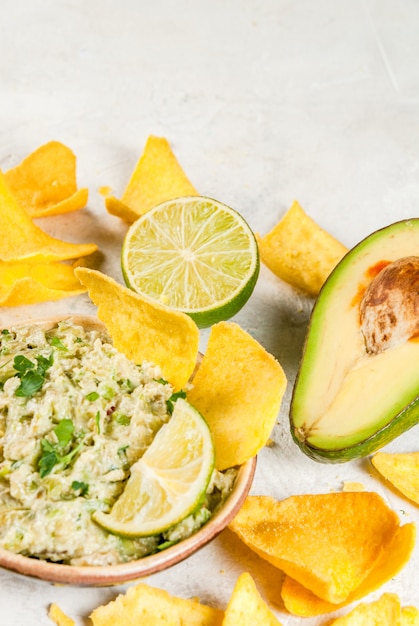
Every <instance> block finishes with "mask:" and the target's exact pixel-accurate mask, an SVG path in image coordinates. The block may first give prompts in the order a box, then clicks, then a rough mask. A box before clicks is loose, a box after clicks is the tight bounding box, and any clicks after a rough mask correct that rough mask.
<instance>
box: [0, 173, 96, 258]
mask: <svg viewBox="0 0 419 626" xmlns="http://www.w3.org/2000/svg"><path fill="white" fill-rule="evenodd" d="M0 231H1V232H2V233H3V237H1V239H0V261H30V262H33V263H45V262H50V261H62V260H65V259H75V258H78V257H82V256H86V255H88V254H92V252H95V250H97V246H96V245H95V244H90V243H86V244H75V243H68V242H66V241H60V240H59V239H54V238H53V237H50V236H49V235H47V233H45V232H44V231H43V230H41V229H40V228H39V227H38V226H37V225H36V224H34V222H33V221H32V219H31V218H30V217H29V215H28V214H27V213H26V211H25V210H24V209H23V208H22V207H21V206H20V204H19V203H18V202H17V200H16V198H15V197H14V195H13V194H12V192H11V191H10V189H9V187H8V186H7V183H6V179H5V177H4V175H3V174H2V173H1V172H0Z"/></svg>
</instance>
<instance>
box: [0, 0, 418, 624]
mask: <svg viewBox="0 0 419 626" xmlns="http://www.w3.org/2000/svg"><path fill="white" fill-rule="evenodd" d="M418 29H419V2H418V1H417V0H340V1H339V2H336V0H293V1H291V0H231V1H230V2H224V1H223V0H211V1H207V0H204V1H202V2H196V1H194V0H153V1H151V0H150V1H146V0H90V1H89V2H86V1H85V0H66V1H63V0H30V1H29V0H3V2H2V9H1V22H0V32H1V36H0V89H1V93H0V168H2V169H4V170H5V169H8V168H9V167H11V166H13V165H15V164H16V163H18V162H19V161H20V160H21V159H22V158H23V157H24V156H25V155H26V154H28V153H29V152H31V151H32V150H33V149H35V148H36V147H38V146H39V145H41V144H43V143H45V142H46V141H49V140H51V139H56V140H59V141H62V142H64V143H66V144H67V145H68V146H70V147H71V148H72V149H73V150H74V152H75V153H76V155H77V157H78V181H79V185H80V186H88V187H89V190H90V197H89V203H88V207H87V209H85V210H83V211H81V212H79V213H78V214H73V215H71V214H70V215H67V216H64V217H56V218H50V219H49V220H43V221H41V222H40V223H41V225H42V226H43V228H45V230H47V231H48V232H50V233H52V234H54V235H55V236H61V237H63V238H66V239H68V240H74V241H94V242H96V243H97V244H98V245H99V247H100V250H101V254H102V256H101V257H100V258H99V265H98V267H100V269H102V270H103V271H106V272H108V273H109V274H111V275H112V276H114V277H115V278H117V279H120V278H121V275H120V268H119V253H120V246H121V241H122V238H123V235H124V232H125V226H124V225H123V224H122V223H120V222H119V220H118V219H116V218H114V217H112V216H110V215H108V214H107V213H106V211H105V209H104V204H103V197H102V196H101V195H100V193H99V188H100V187H101V186H110V187H111V188H112V189H113V190H114V192H115V194H116V195H119V194H121V193H122V191H123V189H124V187H125V185H126V183H127V180H128V177H129V175H130V173H131V171H132V168H133V167H134V164H135V162H136V160H137V158H138V156H139V155H140V153H141V151H142V149H143V147H144V143H145V141H146V138H147V136H148V135H149V134H156V135H162V136H165V137H167V138H168V139H169V141H170V142H171V144H172V147H173V149H174V151H175V153H176V155H177V156H178V158H179V160H180V162H181V164H182V166H183V167H184V169H185V171H186V172H187V174H188V176H189V177H190V179H191V180H192V182H193V183H194V184H195V186H196V187H197V189H198V190H199V191H200V192H201V193H202V194H206V195H210V196H213V197H216V198H218V199H219V200H222V201H224V202H226V203H227V204H230V205H231V206H232V207H234V208H236V209H237V210H239V211H240V212H241V213H242V214H243V215H244V216H245V217H246V218H247V220H248V221H249V223H250V225H251V226H252V227H253V228H254V230H256V231H258V232H260V233H262V234H263V233H265V232H267V231H268V230H269V229H270V228H271V227H272V226H273V225H274V224H275V223H276V222H277V221H278V220H279V219H280V217H281V216H282V215H283V213H284V212H285V210H286V209H287V208H288V207H289V206H290V205H291V203H292V201H293V200H294V199H295V198H296V199H298V200H299V202H300V203H301V204H302V206H303V207H304V208H305V210H306V211H307V212H308V213H309V214H310V215H311V216H312V217H313V218H314V219H315V220H316V221H318V223H319V224H320V225H321V226H323V227H324V228H326V229H327V230H329V231H330V232H331V233H332V234H333V235H335V236H336V237H337V238H338V239H340V240H341V241H342V242H343V243H345V244H346V245H347V246H352V245H354V244H355V243H356V242H358V241H359V240H360V239H361V238H363V237H364V236H366V235H367V234H369V233H370V232H371V231H373V230H375V229H377V228H379V227H381V226H384V225H386V224H389V223H391V222H394V221H396V220H399V219H401V218H405V217H411V216H417V215H418V214H419V147H418V146H419V64H418V59H419V38H418V36H417V33H418ZM2 236H5V233H3V234H2ZM311 304H312V303H311V302H310V301H308V300H306V299H305V298H303V297H301V296H299V295H298V294H297V293H295V292H294V291H293V290H292V289H291V288H290V287H288V286H287V285H284V284H282V283H281V282H280V281H279V280H277V279H276V278H275V277H274V276H273V275H272V274H271V273H270V272H269V271H268V270H267V269H266V268H262V271H261V275H260V279H259V282H258V285H257V287H256V290H255V292H254V294H253V296H252V298H251V300H250V301H249V302H248V304H247V305H246V306H245V308H244V309H243V310H242V311H241V312H240V313H239V314H238V315H237V316H236V318H235V320H236V321H237V322H238V323H240V324H241V325H242V326H243V327H244V328H245V329H246V330H248V331H249V332H250V333H251V334H252V335H253V336H254V337H256V339H258V340H259V341H260V342H261V343H262V344H263V345H264V346H265V347H266V348H267V349H268V350H269V351H271V352H272V353H273V354H274V355H275V356H276V357H277V358H278V359H279V361H280V362H281V363H282V365H283V367H284V368H285V370H286V373H287V375H288V378H289V381H290V385H289V389H288V392H287V396H286V398H285V400H284V403H283V407H282V410H281V414H280V416H279V418H278V425H277V426H276V428H275V430H274V432H273V440H274V445H273V446H272V447H270V448H269V449H265V450H263V452H262V453H261V454H260V457H259V464H258V469H257V474H256V478H255V481H254V485H253V489H252V493H254V494H271V495H273V496H275V497H278V498H284V497H286V496H288V495H291V494H296V493H305V492H324V491H329V490H333V489H341V487H342V482H343V481H346V480H357V481H362V482H363V483H364V484H365V485H366V486H367V487H368V488H371V489H375V490H377V491H378V492H379V493H381V494H382V495H383V496H384V497H385V498H386V499H388V501H389V503H390V504H391V505H392V506H394V508H395V510H396V511H397V512H398V513H399V514H400V516H401V517H402V518H403V520H406V521H408V520H416V521H417V522H419V511H418V508H417V507H414V506H413V505H410V504H408V503H407V502H405V501H404V500H402V499H400V498H399V497H397V496H396V495H395V494H394V493H392V492H390V491H389V490H387V489H386V488H385V487H384V486H383V485H382V484H381V483H380V482H379V481H378V480H377V479H376V478H375V476H374V475H373V473H372V472H371V469H370V467H369V466H368V463H367V462H365V461H355V462H352V463H348V464H344V465H333V466H328V465H320V464H317V463H315V462H313V461H310V460H309V459H308V458H306V457H305V456H304V455H303V454H302V453H300V452H299V451H298V449H297V448H296V447H295V445H293V444H292V442H291V440H290V435H289V430H288V414H287V413H288V406H289V397H290V391H291V384H292V381H293V379H294V376H295V371H296V367H297V364H298V361H299V357H300V353H301V346H302V341H303V337H304V334H305V329H306V323H307V319H308V315H309V311H310V308H311ZM69 311H74V312H80V313H82V312H91V311H94V308H93V307H92V305H91V304H90V303H89V300H88V297H87V296H82V297H79V298H73V299H66V300H62V301H59V302H57V303H52V304H47V305H39V306H33V307H22V308H17V309H3V310H0V322H1V324H10V323H11V322H12V321H14V320H23V319H26V318H29V317H39V316H40V315H45V314H50V313H61V312H69ZM207 336H208V334H207V331H204V332H202V348H203V349H204V348H205V342H206V338H207ZM390 448H391V449H397V450H403V451H405V450H419V431H418V430H417V429H416V430H415V429H414V430H412V431H410V432H409V433H407V434H406V435H404V436H403V437H401V438H400V439H399V440H398V441H397V442H395V443H394V444H392V445H391V446H390ZM244 570H247V571H249V572H250V573H251V574H252V575H253V576H254V578H255V581H256V584H257V585H258V587H259V589H260V591H261V592H262V594H264V595H265V597H266V598H267V599H268V600H269V601H270V602H271V603H277V606H279V605H278V603H280V596H279V577H278V575H277V574H276V572H275V571H274V569H273V568H272V567H270V566H268V565H263V563H261V561H260V560H259V559H257V558H256V557H253V556H252V554H250V553H249V551H247V550H245V549H244V547H243V546H241V544H239V543H238V542H237V541H236V540H235V539H234V537H233V536H232V535H231V534H230V533H229V531H225V533H223V534H222V535H221V536H220V537H219V538H218V539H217V540H216V541H214V542H213V543H212V544H211V545H209V546H207V547H206V548H204V549H203V550H202V551H200V552H199V553H197V554H196V555H194V556H193V557H192V558H190V559H188V560H187V561H186V562H184V563H182V564H180V565H177V566H175V567H173V568H172V569H170V570H169V571H167V572H163V573H160V574H158V575H155V576H151V577H150V578H149V579H148V582H149V583H150V584H153V585H156V586H160V587H162V588H164V589H167V590H168V591H170V592H172V593H174V594H177V595H180V596H183V597H190V596H199V597H200V598H201V600H202V601H203V602H208V603H210V604H212V605H214V606H218V607H224V606H225V605H226V603H227V600H228V598H229V596H230V593H231V591H232V589H233V586H234V583H235V580H236V578H237V576H238V575H239V574H240V573H241V572H242V571H244ZM418 572H419V547H418V549H417V550H416V551H415V554H414V556H413V557H412V559H411V560H410V562H409V563H408V565H407V566H406V567H405V569H404V570H403V572H401V573H400V574H399V575H398V576H397V577H396V578H395V579H394V580H391V581H390V582H388V583H387V584H386V585H385V586H384V587H383V588H382V590H381V591H384V590H385V591H395V592H397V593H399V594H400V597H401V599H402V602H403V603H405V604H406V603H412V604H416V606H418V607H419V574H418ZM125 588H126V587H125V586H121V587H118V588H101V589H90V588H82V589H79V588H72V587H66V586H54V585H50V584H49V583H45V582H42V581H38V580H35V579H26V578H24V577H22V576H19V575H15V574H13V573H10V572H8V571H5V570H0V624H2V625H3V624H7V625H8V626H35V625H36V626H41V625H45V626H47V625H48V624H50V622H49V619H48V617H47V607H48V605H49V604H50V603H51V602H57V603H58V604H59V605H60V606H61V607H62V608H63V609H64V610H65V611H67V612H68V613H69V614H70V615H71V616H72V617H73V618H74V619H76V622H77V624H80V625H81V624H88V620H87V616H88V614H89V613H90V612H91V610H92V609H93V608H94V607H96V606H97V605H98V604H100V603H103V602H106V601H108V600H110V599H112V598H113V597H114V596H115V595H116V594H117V592H119V591H122V590H124V589H125ZM379 593H380V592H376V593H374V594H372V595H371V598H373V597H377V596H378V595H379ZM272 606H273V604H272ZM277 615H278V618H279V619H280V621H281V623H282V624H283V625H284V626H297V625H300V624H303V623H304V624H307V626H312V625H313V626H314V625H321V624H325V623H326V622H327V619H328V617H326V616H325V617H322V618H318V619H312V620H301V619H298V618H295V617H292V616H290V615H287V614H286V613H285V612H283V611H282V610H281V609H280V606H279V608H277Z"/></svg>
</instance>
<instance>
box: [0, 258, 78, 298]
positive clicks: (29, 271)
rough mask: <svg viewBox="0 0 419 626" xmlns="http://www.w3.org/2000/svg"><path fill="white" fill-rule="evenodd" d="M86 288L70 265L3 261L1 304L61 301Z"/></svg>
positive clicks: (0, 270) (0, 264) (1, 265)
mask: <svg viewBox="0 0 419 626" xmlns="http://www.w3.org/2000/svg"><path fill="white" fill-rule="evenodd" d="M85 291H86V288H85V287H83V286H82V285H81V283H80V282H79V281H78V280H77V278H76V277H75V275H74V268H73V266H71V265H65V264H64V263H36V264H34V263H4V262H2V261H0V306H20V305H23V304H35V303H36V302H47V301H50V300H59V299H61V298H68V297H69V296H76V295H79V294H81V293H84V292H85Z"/></svg>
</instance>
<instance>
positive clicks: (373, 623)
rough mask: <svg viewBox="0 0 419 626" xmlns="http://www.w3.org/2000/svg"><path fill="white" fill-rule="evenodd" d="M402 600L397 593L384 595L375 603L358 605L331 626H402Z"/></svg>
mask: <svg viewBox="0 0 419 626" xmlns="http://www.w3.org/2000/svg"><path fill="white" fill-rule="evenodd" d="M400 620H401V606H400V599H399V597H398V596H397V595H396V594H395V593H384V594H383V595H382V596H381V597H380V598H378V600H375V602H370V603H369V604H367V603H361V604H358V606H356V607H355V608H354V609H353V610H352V611H351V612H350V613H348V614H347V615H344V616H343V617H339V618H338V619H336V620H334V621H333V622H332V623H331V624H330V626H400V623H401V621H400Z"/></svg>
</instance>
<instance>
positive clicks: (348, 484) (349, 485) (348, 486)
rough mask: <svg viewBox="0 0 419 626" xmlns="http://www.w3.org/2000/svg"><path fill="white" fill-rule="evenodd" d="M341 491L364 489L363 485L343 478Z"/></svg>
mask: <svg viewBox="0 0 419 626" xmlns="http://www.w3.org/2000/svg"><path fill="white" fill-rule="evenodd" d="M343 491H365V485H363V484H362V483H359V482H357V481H353V480H345V482H344V483H343Z"/></svg>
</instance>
